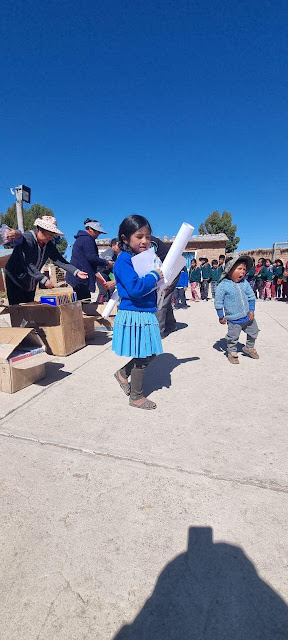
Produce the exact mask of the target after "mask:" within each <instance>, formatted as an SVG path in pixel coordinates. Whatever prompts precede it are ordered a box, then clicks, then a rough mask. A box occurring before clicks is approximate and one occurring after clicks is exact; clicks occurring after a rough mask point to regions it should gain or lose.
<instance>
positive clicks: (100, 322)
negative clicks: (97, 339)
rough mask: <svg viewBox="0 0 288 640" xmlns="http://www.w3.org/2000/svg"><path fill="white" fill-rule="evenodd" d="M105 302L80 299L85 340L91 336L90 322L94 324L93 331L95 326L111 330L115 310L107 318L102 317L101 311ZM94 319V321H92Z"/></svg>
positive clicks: (95, 328)
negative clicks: (99, 302)
mask: <svg viewBox="0 0 288 640" xmlns="http://www.w3.org/2000/svg"><path fill="white" fill-rule="evenodd" d="M105 306H106V304H98V303H97V302H90V301H87V302H86V301H82V310H83V320H84V326H85V335H86V340H87V339H91V337H92V323H93V324H94V327H93V331H95V330H97V327H101V328H103V327H105V328H106V329H108V330H111V329H112V328H113V325H114V320H115V316H116V310H115V313H114V309H113V312H112V315H111V316H109V318H102V315H101V313H102V312H103V310H104V309H105ZM93 320H94V322H93Z"/></svg>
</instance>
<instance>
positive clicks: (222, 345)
mask: <svg viewBox="0 0 288 640" xmlns="http://www.w3.org/2000/svg"><path fill="white" fill-rule="evenodd" d="M242 347H244V344H242V343H241V342H238V343H237V351H238V352H239V353H240V352H241V351H242ZM213 349H216V350H217V351H222V352H224V353H225V354H226V352H227V342H226V339H225V338H221V339H220V340H217V342H215V343H214V344H213Z"/></svg>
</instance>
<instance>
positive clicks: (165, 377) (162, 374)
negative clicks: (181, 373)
mask: <svg viewBox="0 0 288 640" xmlns="http://www.w3.org/2000/svg"><path fill="white" fill-rule="evenodd" d="M194 360H200V358H198V356H195V357H193V358H176V356H174V355H173V354H172V353H162V354H161V355H160V356H157V358H155V360H154V362H152V364H151V365H150V367H149V369H148V372H149V375H148V374H147V375H146V376H145V378H144V395H148V394H149V393H152V391H157V389H162V388H163V387H170V386H171V373H172V371H173V369H175V368H176V367H179V365H180V364H186V363H187V362H193V361H194Z"/></svg>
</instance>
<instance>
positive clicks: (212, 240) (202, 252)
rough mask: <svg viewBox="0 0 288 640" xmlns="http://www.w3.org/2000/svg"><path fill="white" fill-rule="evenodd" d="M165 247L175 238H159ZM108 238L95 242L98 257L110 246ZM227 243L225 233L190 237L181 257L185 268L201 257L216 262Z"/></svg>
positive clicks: (169, 245)
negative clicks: (185, 262)
mask: <svg viewBox="0 0 288 640" xmlns="http://www.w3.org/2000/svg"><path fill="white" fill-rule="evenodd" d="M160 239H161V240H162V241H163V242H164V243H165V244H166V245H167V247H169V249H170V247H171V244H172V243H173V241H174V240H175V236H172V238H168V236H164V237H163V238H160ZM110 242H111V241H110V238H105V239H101V240H96V243H97V245H98V249H99V255H101V253H103V251H105V249H107V246H109V244H110ZM227 242H228V238H227V236H226V235H225V233H215V234H208V233H207V235H205V236H192V238H191V240H189V242H188V244H187V246H186V248H185V251H184V253H183V255H184V256H185V257H186V259H187V268H189V267H190V264H191V260H192V259H193V258H195V259H196V260H199V258H200V257H201V256H206V257H207V258H208V260H209V262H210V263H211V260H213V259H216V260H218V258H219V255H220V254H221V253H222V254H225V252H226V244H227Z"/></svg>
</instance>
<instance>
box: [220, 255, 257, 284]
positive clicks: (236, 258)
mask: <svg viewBox="0 0 288 640" xmlns="http://www.w3.org/2000/svg"><path fill="white" fill-rule="evenodd" d="M237 262H245V264H246V268H247V272H248V271H250V269H251V268H252V266H253V260H252V258H250V256H247V255H243V256H239V255H236V256H231V258H228V261H227V262H226V264H225V269H224V271H223V273H222V275H221V277H220V280H223V279H224V278H226V276H228V273H230V271H231V270H232V269H233V267H235V264H237Z"/></svg>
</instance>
